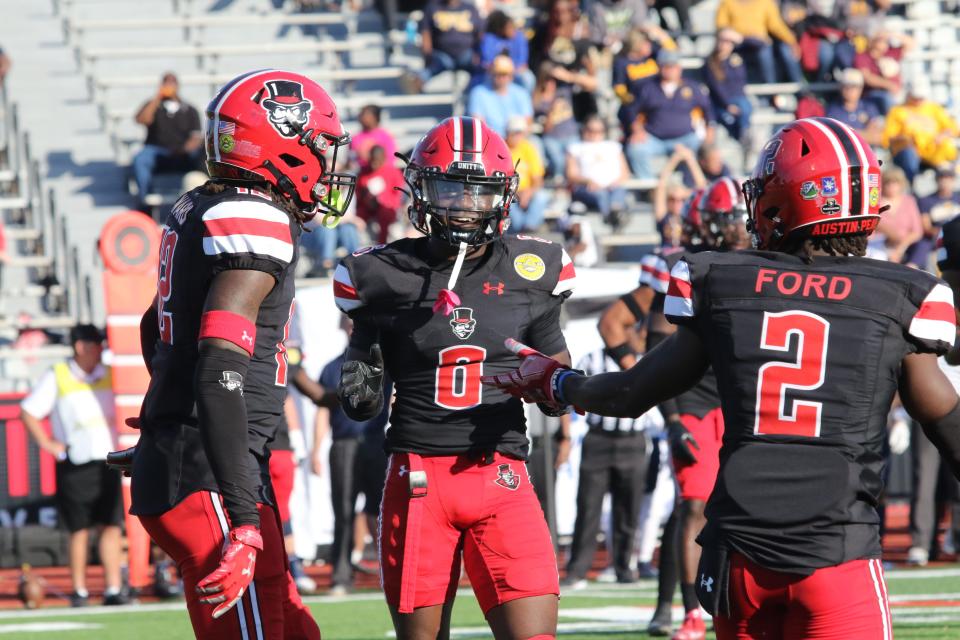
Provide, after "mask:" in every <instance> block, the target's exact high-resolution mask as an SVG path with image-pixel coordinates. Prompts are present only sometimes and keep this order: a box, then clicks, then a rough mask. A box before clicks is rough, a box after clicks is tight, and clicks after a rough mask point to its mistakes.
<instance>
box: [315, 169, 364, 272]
mask: <svg viewBox="0 0 960 640" xmlns="http://www.w3.org/2000/svg"><path fill="white" fill-rule="evenodd" d="M352 170H353V169H346V171H352ZM358 200H359V198H354V199H353V200H352V201H351V202H350V207H349V208H348V209H347V213H346V214H344V215H343V216H342V217H341V218H340V221H339V223H338V224H337V226H335V227H333V228H330V227H325V226H323V224H322V223H321V219H320V218H321V217H320V216H317V217H316V218H314V219H313V220H312V221H310V222H309V223H307V229H310V231H311V233H304V234H303V235H302V236H301V237H300V247H301V248H302V249H303V252H304V254H306V256H307V257H308V258H309V259H310V270H309V272H308V274H307V275H308V276H310V277H320V278H322V277H326V276H327V274H328V273H330V272H331V271H332V270H333V268H334V267H335V266H336V258H337V250H338V249H342V250H343V253H345V254H349V253H353V252H354V251H356V250H357V249H359V248H360V234H361V233H362V232H364V231H366V228H367V223H366V221H365V220H364V219H363V218H361V217H359V216H358V215H357V206H358V202H357V201H358Z"/></svg>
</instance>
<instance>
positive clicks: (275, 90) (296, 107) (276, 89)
mask: <svg viewBox="0 0 960 640" xmlns="http://www.w3.org/2000/svg"><path fill="white" fill-rule="evenodd" d="M265 86H266V87H267V91H269V92H270V96H269V97H268V98H264V100H263V102H261V103H260V106H261V107H263V108H264V109H266V110H267V113H268V114H269V118H270V124H272V125H273V128H274V129H276V130H277V131H278V132H279V133H280V135H282V136H283V137H284V138H293V137H296V136H297V135H298V133H297V130H294V126H297V125H299V126H298V127H297V128H298V129H302V128H303V127H304V126H306V124H307V122H308V121H309V119H310V108H311V107H312V106H313V104H312V103H311V102H310V101H309V100H304V98H303V85H302V84H300V83H299V82H293V81H292V80H271V81H269V82H267V83H266V84H265Z"/></svg>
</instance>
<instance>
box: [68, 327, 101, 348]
mask: <svg viewBox="0 0 960 640" xmlns="http://www.w3.org/2000/svg"><path fill="white" fill-rule="evenodd" d="M104 337H105V336H104V335H103V332H102V331H101V330H100V329H99V328H98V327H95V326H94V325H92V324H78V325H74V326H73V327H72V328H71V329H70V344H73V343H74V342H77V341H78V340H79V341H81V342H103V340H104Z"/></svg>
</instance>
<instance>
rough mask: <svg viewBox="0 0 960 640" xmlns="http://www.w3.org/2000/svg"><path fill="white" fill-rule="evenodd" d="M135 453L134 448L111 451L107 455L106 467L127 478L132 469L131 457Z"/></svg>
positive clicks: (135, 449)
mask: <svg viewBox="0 0 960 640" xmlns="http://www.w3.org/2000/svg"><path fill="white" fill-rule="evenodd" d="M136 452H137V448H136V447H135V446H134V447H130V448H129V449H122V450H120V451H111V452H110V453H108V454H107V466H108V467H110V468H111V469H116V470H117V471H120V472H121V473H123V475H125V476H127V477H128V478H129V477H130V473H131V470H132V469H133V456H134V454H136Z"/></svg>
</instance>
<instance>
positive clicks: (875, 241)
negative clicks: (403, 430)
mask: <svg viewBox="0 0 960 640" xmlns="http://www.w3.org/2000/svg"><path fill="white" fill-rule="evenodd" d="M882 183H883V192H882V196H883V197H882V198H881V199H880V203H881V205H882V206H887V207H889V208H888V209H887V211H886V212H885V213H884V214H883V216H882V217H881V218H880V224H879V225H877V230H876V232H875V233H874V234H873V236H871V244H872V245H875V246H879V245H880V244H881V243H882V245H883V249H884V250H885V251H886V254H887V260H889V261H890V262H898V263H905V264H909V265H911V266H919V264H920V263H919V262H917V261H916V260H921V261H922V262H923V263H924V264H926V259H925V256H915V255H911V254H908V250H909V249H910V248H911V247H912V246H913V244H914V243H915V242H917V241H918V240H920V239H921V238H922V237H923V221H922V220H921V219H920V209H919V208H918V207H917V201H916V199H914V197H913V196H912V195H911V194H910V192H909V188H910V186H909V183H908V182H907V176H906V175H905V174H904V172H903V170H902V169H899V168H897V167H891V168H889V169H887V170H886V171H884V172H883V179H882ZM871 189H876V187H871ZM869 197H871V198H874V197H876V196H874V195H873V193H871V194H870V195H869ZM928 250H929V249H928Z"/></svg>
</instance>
